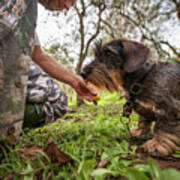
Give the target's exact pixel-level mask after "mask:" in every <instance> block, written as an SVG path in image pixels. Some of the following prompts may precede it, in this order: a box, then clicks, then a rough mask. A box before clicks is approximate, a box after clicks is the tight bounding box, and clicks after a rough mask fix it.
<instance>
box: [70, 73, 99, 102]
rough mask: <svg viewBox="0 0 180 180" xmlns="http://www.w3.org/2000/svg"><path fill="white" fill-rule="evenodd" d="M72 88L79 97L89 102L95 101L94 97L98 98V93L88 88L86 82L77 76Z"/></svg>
mask: <svg viewBox="0 0 180 180" xmlns="http://www.w3.org/2000/svg"><path fill="white" fill-rule="evenodd" d="M72 87H73V88H74V89H75V90H76V92H77V93H78V95H80V96H81V97H83V98H84V99H86V100H88V101H94V96H97V93H96V92H94V91H93V90H92V89H90V88H88V87H87V85H86V83H85V81H84V80H83V79H82V78H81V77H80V76H75V78H74V81H73V82H72Z"/></svg>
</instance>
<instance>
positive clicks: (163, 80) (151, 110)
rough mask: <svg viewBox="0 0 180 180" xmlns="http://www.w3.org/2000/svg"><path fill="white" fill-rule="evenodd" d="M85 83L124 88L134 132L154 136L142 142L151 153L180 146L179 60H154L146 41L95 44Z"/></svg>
mask: <svg viewBox="0 0 180 180" xmlns="http://www.w3.org/2000/svg"><path fill="white" fill-rule="evenodd" d="M81 75H82V77H83V78H84V79H85V81H86V82H87V83H88V84H91V85H93V86H95V87H96V88H98V89H107V90H109V91H111V92H112V91H119V90H123V91H124V92H125V98H126V99H127V103H126V104H125V106H124V107H125V108H124V114H125V115H126V116H129V114H128V111H129V109H131V108H132V109H133V110H134V111H135V112H137V113H138V114H139V122H138V125H137V127H136V128H135V129H134V130H133V131H132V132H131V134H132V135H133V136H141V135H146V134H147V133H149V132H150V130H151V125H152V122H155V125H154V136H153V138H152V139H151V140H148V141H147V142H145V144H144V149H145V150H146V151H147V152H148V153H149V154H150V155H152V156H167V155H170V154H171V153H173V152H174V151H177V150H179V149H180V62H156V63H155V62H153V61H152V60H150V58H149V49H148V47H146V46H145V45H143V44H141V43H138V42H134V41H129V40H121V39H118V40H113V41H111V42H109V43H106V44H104V45H102V43H100V42H99V43H97V44H96V49H95V60H94V61H92V62H91V63H89V64H88V65H86V66H85V67H84V68H83V71H82V73H81Z"/></svg>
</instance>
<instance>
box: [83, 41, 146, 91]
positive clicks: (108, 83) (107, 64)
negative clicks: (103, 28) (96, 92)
mask: <svg viewBox="0 0 180 180" xmlns="http://www.w3.org/2000/svg"><path fill="white" fill-rule="evenodd" d="M148 53H149V49H148V48H147V47H146V46H144V45H143V44H140V43H137V42H134V41H128V40H114V41H111V42H109V43H106V44H104V45H102V44H101V42H100V43H97V44H96V49H95V60H94V61H92V62H91V63H90V64H88V65H86V66H85V67H84V68H83V71H82V73H81V76H82V77H83V78H84V79H85V80H86V82H88V83H90V84H93V85H94V86H95V87H97V88H99V89H104V88H106V89H108V90H109V91H114V90H119V87H120V86H122V83H123V76H124V74H126V73H132V72H135V71H137V70H138V69H140V68H141V67H142V65H143V64H144V63H145V61H146V60H147V57H148Z"/></svg>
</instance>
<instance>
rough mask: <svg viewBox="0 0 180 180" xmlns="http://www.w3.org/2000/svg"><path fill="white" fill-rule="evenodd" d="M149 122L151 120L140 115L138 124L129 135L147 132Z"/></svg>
mask: <svg viewBox="0 0 180 180" xmlns="http://www.w3.org/2000/svg"><path fill="white" fill-rule="evenodd" d="M151 122H152V121H148V120H147V119H145V118H144V117H142V116H140V120H139V122H138V125H137V127H136V128H135V129H133V130H132V131H131V135H132V136H134V137H135V136H141V135H146V134H148V133H149V132H150V130H151Z"/></svg>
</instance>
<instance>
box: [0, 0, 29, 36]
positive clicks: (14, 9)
mask: <svg viewBox="0 0 180 180" xmlns="http://www.w3.org/2000/svg"><path fill="white" fill-rule="evenodd" d="M26 8H27V5H26V3H25V1H24V0H8V1H6V2H5V0H1V2H0V25H1V27H0V39H3V37H4V36H5V35H7V34H8V33H9V32H10V31H13V30H15V29H16V27H17V25H18V23H19V22H20V19H21V18H22V17H23V14H24V13H25V11H26Z"/></svg>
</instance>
